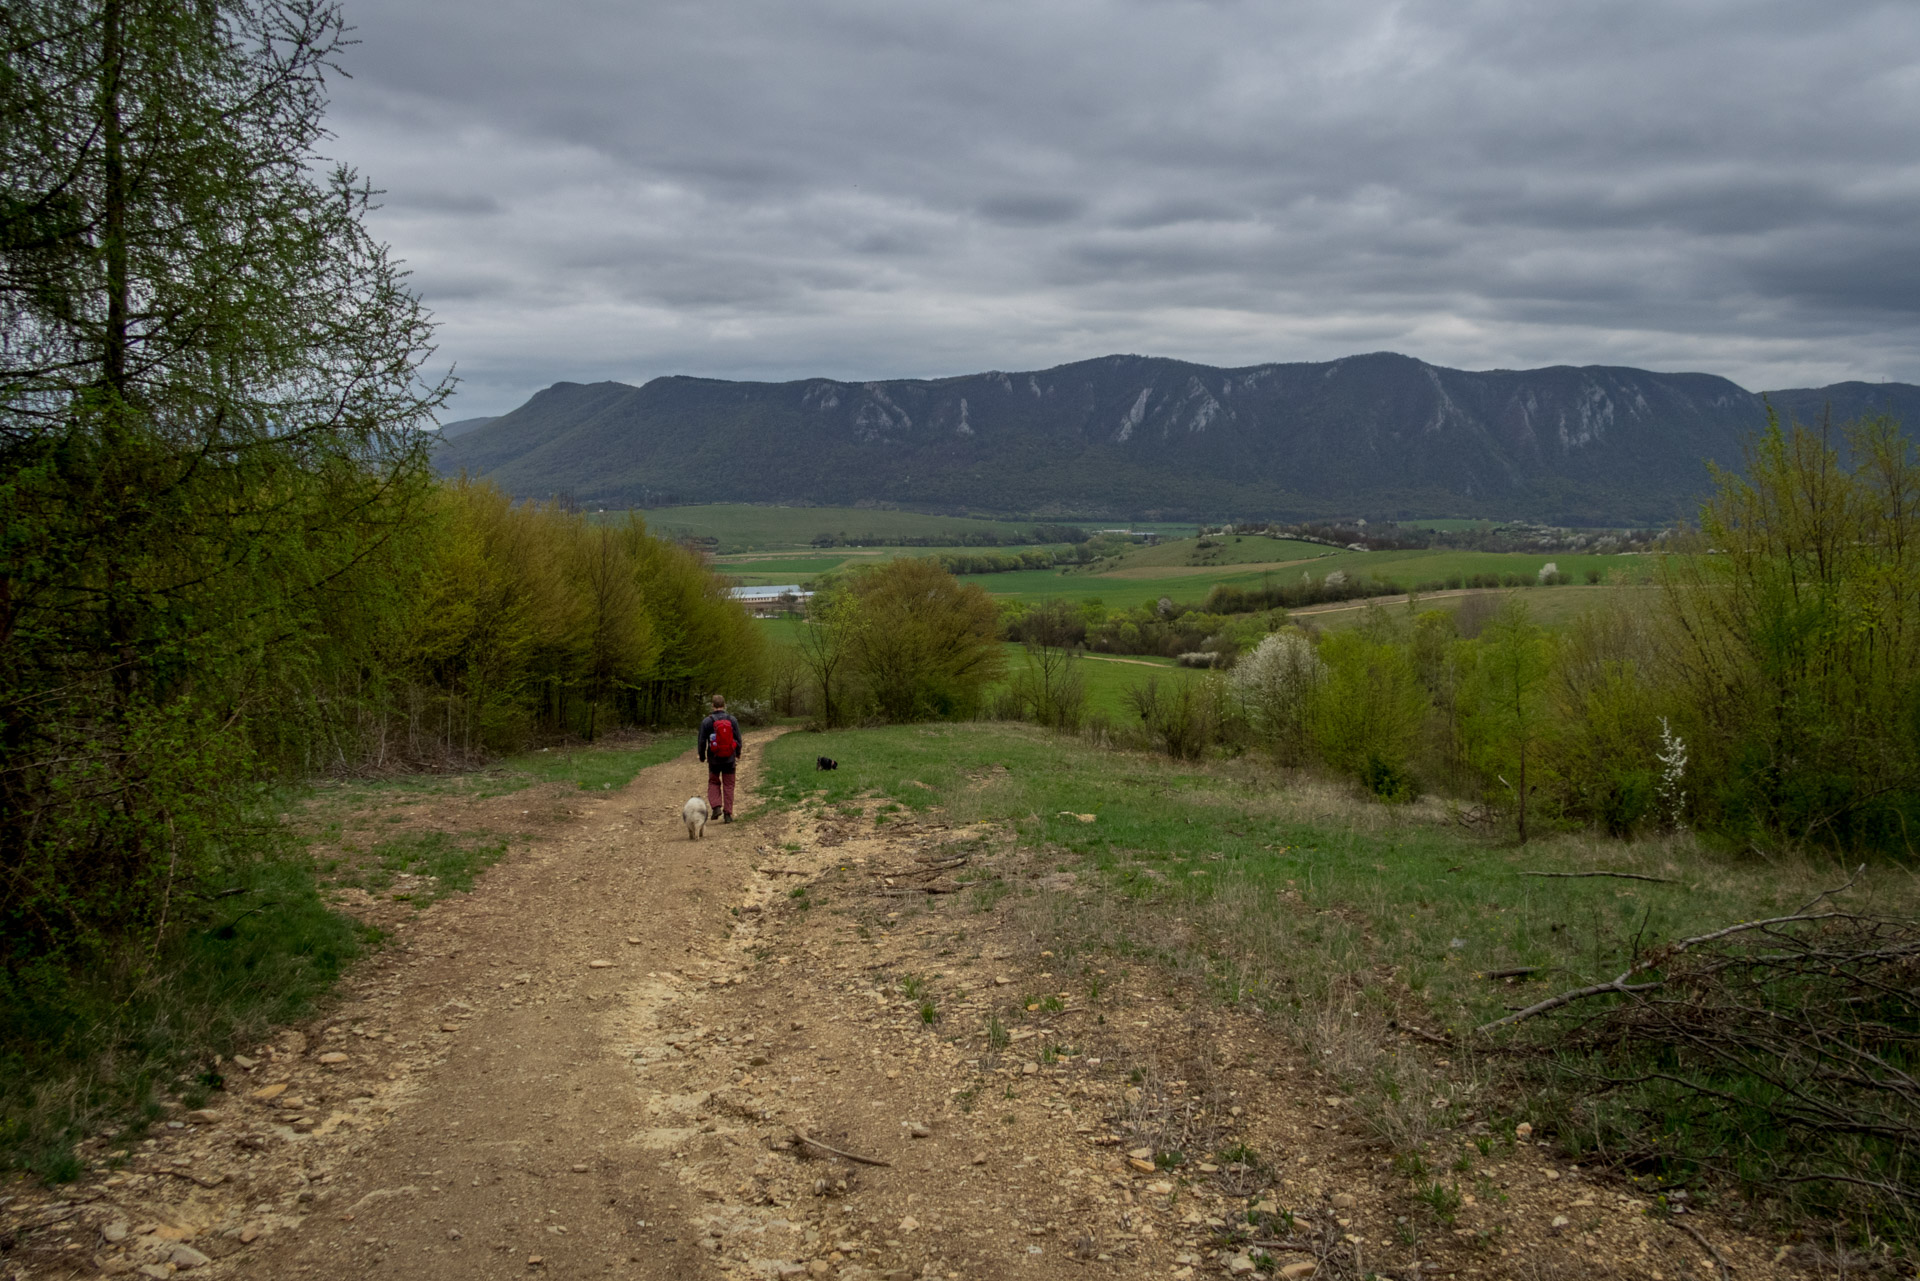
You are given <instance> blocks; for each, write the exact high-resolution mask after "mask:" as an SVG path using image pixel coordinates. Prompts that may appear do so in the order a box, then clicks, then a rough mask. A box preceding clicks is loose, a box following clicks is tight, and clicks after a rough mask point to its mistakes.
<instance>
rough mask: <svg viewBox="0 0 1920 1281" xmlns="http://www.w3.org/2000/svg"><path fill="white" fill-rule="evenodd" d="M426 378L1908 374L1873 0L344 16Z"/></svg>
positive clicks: (496, 402) (1911, 358)
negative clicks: (405, 265) (425, 336)
mask: <svg viewBox="0 0 1920 1281" xmlns="http://www.w3.org/2000/svg"><path fill="white" fill-rule="evenodd" d="M348 14H349V17H350V19H351V20H352V21H353V23H354V24H355V25H356V27H357V28H358V32H357V34H358V37H359V39H360V40H361V42H362V43H361V44H360V45H359V46H358V47H356V48H354V49H353V50H351V51H350V52H349V57H348V59H347V61H346V68H347V70H348V71H349V72H350V73H351V74H352V76H353V79H351V80H350V81H343V82H340V83H338V84H337V85H336V86H335V94H334V109H333V112H332V115H331V117H330V121H331V123H332V125H333V127H334V129H335V131H336V132H337V134H338V137H337V138H336V139H334V140H333V141H332V142H331V143H330V144H329V146H328V149H329V151H330V152H331V154H333V155H334V156H336V157H338V158H340V159H344V160H347V161H349V162H351V163H353V164H355V165H357V166H358V167H359V168H360V169H361V170H362V171H363V172H364V173H365V174H366V175H367V176H368V177H369V178H371V179H372V180H373V181H374V182H375V183H376V184H377V185H379V186H382V187H384V188H386V190H387V193H388V194H387V196H386V206H385V209H384V210H383V211H382V212H381V214H380V215H379V217H378V220H377V224H376V226H377V230H378V231H379V233H380V234H381V235H382V236H383V237H384V238H386V239H387V240H389V241H390V242H391V243H392V244H393V246H394V247H395V249H396V250H397V251H398V252H399V253H400V255H401V256H402V257H404V258H406V259H407V260H408V262H409V263H410V264H411V266H412V269H413V271H414V281H415V284H416V285H417V287H418V289H419V290H420V292H421V293H422V294H423V295H424V297H425V298H426V300H427V302H428V304H429V305H430V306H431V307H432V309H433V311H434V312H435V314H436V315H437V317H438V319H439V321H440V326H441V328H440V343H441V347H440V354H441V358H442V359H443V360H444V361H446V362H451V363H454V364H456V365H457V366H458V370H459V373H460V375H461V376H462V378H463V379H464V380H465V381H464V386H463V388H462V391H461V394H460V395H459V397H458V398H457V400H456V402H455V404H454V406H453V408H452V411H451V413H450V414H449V417H467V416H472V415H477V414H493V413H501V412H504V411H506V410H507V409H510V408H512V407H513V406H515V405H517V404H519V403H521V402H522V401H523V400H525V399H526V397H527V396H528V395H529V394H531V393H532V392H534V391H536V390H538V389H539V388H541V387H544V386H546V385H547V384H549V383H552V382H555V381H557V380H561V379H571V380H575V381H591V380H599V379H606V378H615V379H620V380H622V381H627V382H634V383H638V382H642V381H645V380H646V379H648V378H651V377H654V376H655V375H658V374H663V373H694V374H706V375H712V376H717V377H730V378H768V379H784V378H798V377H804V376H808V375H827V376H832V377H840V378H883V377H926V376H937V375H942V374H956V373H969V372H975V371H979V370H983V369H1010V370H1018V369H1035V368H1043V367H1045V366H1048V365H1053V364H1058V363H1061V362H1064V361H1068V360H1077V359H1082V358H1085V357H1090V356H1099V355H1106V354H1108V353H1111V352H1137V353H1142V354H1150V355H1166V356H1178V357H1182V358H1185V359H1190V360H1198V361H1204V362H1207V363H1209V364H1222V365H1243V364H1255V363H1259V362H1262V361H1269V360H1323V359H1329V358H1332V357H1336V356H1342V355H1347V354H1351V353H1354V352H1364V351H1379V350H1393V351H1400V352H1405V353H1407V354H1409V355H1412V356H1417V357H1420V358H1421V359H1424V360H1429V361H1433V362H1435V363H1437V364H1445V365H1453V366H1458V367H1462V368H1469V369H1489V368H1517V367H1529V366H1536V365H1546V364H1630V365H1640V366H1645V367H1648V368H1653V369H1662V370H1682V369H1693V370H1706V371H1709V372H1714V373H1721V374H1725V375H1727V376H1728V377H1730V378H1733V379H1734V380H1735V381H1737V382H1739V383H1741V384H1743V385H1745V386H1747V387H1749V388H1752V389H1755V390H1761V389H1766V388H1773V387H1784V386H1805V385H1818V384H1824V383H1828V382H1833V381H1838V380H1840V379H1846V378H1863V379H1868V380H1874V381H1877V380H1880V379H1883V378H1893V379H1898V380H1902V381H1913V382H1920V127H1916V122H1920V4H1916V3H1915V2H1914V0H1896V2H1892V3H1866V2H1864V0H1862V2H1854V0H1560V2H1558V3H1544V4H1543V3H1541V2H1540V0H1405V2H1402V3H1390V2H1387V0H1249V2H1247V3H1240V2H1238V0H1185V2H1173V0H1018V2H1004V0H944V2H943V3H940V4H927V3H918V2H916V0H693V2H690V3H662V2H659V0H651V2H650V0H537V2H536V0H457V2H456V0H348Z"/></svg>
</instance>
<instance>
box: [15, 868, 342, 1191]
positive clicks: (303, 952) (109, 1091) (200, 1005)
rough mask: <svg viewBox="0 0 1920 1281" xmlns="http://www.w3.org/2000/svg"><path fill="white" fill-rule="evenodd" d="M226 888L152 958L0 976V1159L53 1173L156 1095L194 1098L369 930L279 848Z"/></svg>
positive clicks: (298, 1011) (150, 1112) (305, 1002)
mask: <svg viewBox="0 0 1920 1281" xmlns="http://www.w3.org/2000/svg"><path fill="white" fill-rule="evenodd" d="M221 889H222V890H223V891H230V892H228V893H224V894H223V895H222V896H221V897H219V898H217V899H212V900H202V901H200V902H198V904H197V919H195V920H194V922H193V924H192V926H191V927H190V928H189V929H187V930H186V931H185V932H184V933H183V934H181V935H180V936H178V937H177V938H176V939H175V941H174V942H173V943H172V945H171V946H169V947H167V948H165V949H163V950H162V951H161V952H160V953H159V954H157V955H155V954H152V953H147V952H144V951H138V950H133V949H129V950H127V951H124V952H121V953H119V954H115V955H101V956H99V957H96V958H93V961H94V963H92V964H87V965H74V966H71V967H68V968H65V969H60V970H55V969H53V968H51V967H49V968H47V969H44V970H41V971H39V972H28V973H17V974H13V975H9V976H6V977H4V978H0V1162H4V1163H5V1164H6V1165H7V1166H8V1167H10V1168H13V1169H19V1170H26V1171H30V1172H32V1173H34V1174H37V1175H39V1176H41V1177H42V1178H45V1179H47V1180H49V1181H52V1182H60V1181H65V1180H69V1179H73V1178H77V1177H78V1176H79V1175H80V1174H81V1173H82V1172H83V1170H84V1167H83V1163H82V1162H81V1160H80V1159H79V1158H78V1157H77V1156H76V1155H75V1151H74V1148H75V1144H76V1143H77V1142H79V1141H80V1140H81V1139H83V1138H85V1137H87V1136H88V1135H90V1134H100V1133H106V1132H114V1131H118V1132H120V1137H122V1138H129V1139H131V1138H137V1137H139V1135H140V1134H142V1133H143V1132H144V1131H145V1129H146V1127H147V1126H148V1125H150V1124H151V1123H152V1122H153V1121H155V1120H157V1119H158V1118H159V1116H160V1115H161V1111H160V1107H159V1100H160V1099H161V1098H162V1097H163V1096H168V1095H173V1096H178V1097H181V1098H183V1099H185V1100H186V1101H188V1102H190V1103H195V1102H197V1101H199V1100H203V1099H204V1098H205V1097H206V1095H207V1093H208V1092H210V1091H211V1090H213V1089H215V1088H218V1087H219V1086H220V1085H221V1081H220V1078H219V1075H218V1073H217V1072H215V1071H214V1070H213V1069H212V1068H211V1066H210V1064H211V1060H212V1056H213V1055H214V1054H221V1053H231V1052H232V1051H234V1050H236V1049H239V1048H241V1047H243V1046H247V1045H251V1044H253V1043H255V1042H257V1041H258V1040H260V1039H261V1038H262V1037H263V1036H265V1035H266V1034H267V1033H268V1032H269V1031H270V1030H271V1029H272V1028H273V1027H274V1026H276V1025H278V1024H282V1023H286V1022H290V1021H292V1020H295V1019H298V1018H301V1017H303V1016H304V1015H306V1014H308V1013H309V1012H311V1011H312V1010H313V1009H314V1007H315V1005H316V1004H317V1003H318V1002H319V1001H320V1000H321V999H322V997H324V996H325V994H326V993H327V991H328V990H329V989H330V988H331V987H332V986H333V983H334V981H335V980H336V979H337V978H338V977H339V975H340V973H341V971H342V970H343V969H344V968H345V967H346V966H347V964H348V963H349V962H351V961H352V960H353V959H354V958H355V957H356V956H358V955H359V954H360V953H361V952H362V951H363V950H365V949H366V948H367V947H368V946H370V945H371V944H372V943H374V942H375V941H376V940H377V938H378V935H377V934H376V933H375V932H373V931H371V930H368V929H365V928H363V927H361V926H359V925H357V924H356V923H355V922H353V921H352V920H350V919H348V918H347V917H345V916H342V915H340V914H338V913H336V912H333V911H331V910H329V909H328V908H327V906H326V904H325V903H324V902H323V901H322V900H321V897H320V894H319V891H318V889H317V887H316V885H315V882H314V877H313V873H312V870H311V867H310V865H309V863H308V862H307V860H305V859H304V858H302V857H300V856H299V854H298V853H297V852H295V851H293V850H292V849H290V848H286V847H285V846H283V845H277V844H276V845H275V846H274V847H272V848H271V849H270V851H269V852H268V853H267V854H266V855H262V856H259V857H253V858H237V859H236V860H235V862H234V864H233V866H232V867H231V868H230V870H229V875H228V876H227V878H226V883H225V884H223V885H222V886H221Z"/></svg>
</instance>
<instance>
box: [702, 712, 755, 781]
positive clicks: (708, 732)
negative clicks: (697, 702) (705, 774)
mask: <svg viewBox="0 0 1920 1281" xmlns="http://www.w3.org/2000/svg"><path fill="white" fill-rule="evenodd" d="M717 721H733V743H734V748H733V755H732V756H716V757H714V758H713V759H712V760H710V761H707V768H708V769H709V770H710V771H724V770H730V769H732V768H733V763H734V762H735V761H737V760H739V759H740V752H741V750H742V749H743V748H745V747H746V745H747V739H746V735H744V734H742V733H741V732H740V722H739V721H737V720H734V718H733V713H732V712H715V713H714V714H713V715H711V716H709V717H707V719H705V720H704V721H701V722H700V741H699V742H698V743H697V744H695V750H696V751H698V752H699V753H700V759H701V760H703V761H706V760H707V743H708V741H709V740H711V739H712V738H713V727H714V723H715V722H717Z"/></svg>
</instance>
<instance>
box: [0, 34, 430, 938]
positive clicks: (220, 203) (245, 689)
mask: <svg viewBox="0 0 1920 1281" xmlns="http://www.w3.org/2000/svg"><path fill="white" fill-rule="evenodd" d="M344 37H345V27H344V25H343V20H342V17H341V14H340V10H339V8H338V7H337V6H336V5H335V4H333V3H330V2H328V0H199V2H197V3H177V2H174V0H10V2H9V3H8V4H7V5H5V6H4V7H0V511H4V513H5V516H4V526H3V527H0V539H3V540H4V541H3V542H0V726H4V732H3V733H0V870H4V873H5V876H4V880H3V881H0V938H4V939H5V940H6V942H5V945H4V947H5V951H6V955H5V958H4V961H5V963H6V964H8V965H9V966H11V965H14V964H19V963H23V962H28V961H31V960H32V958H34V957H37V956H47V955H52V954H57V953H59V952H61V951H63V950H66V949H69V948H70V947H72V946H73V945H74V944H75V943H77V942H83V941H84V940H86V939H88V938H94V939H100V938H105V937H108V936H111V935H115V934H125V933H126V932H128V931H132V932H135V933H142V932H144V933H146V934H151V935H152V936H153V937H156V938H158V937H160V936H161V935H163V934H164V933H165V927H166V924H167V921H168V913H169V910H170V905H171V906H172V910H173V911H174V913H175V915H177V914H178V908H177V904H178V903H179V902H180V901H181V899H182V894H181V887H184V886H186V885H188V884H190V883H191V881H192V879H193V878H194V877H195V876H196V875H200V874H202V873H204V872H206V871H207V870H208V868H209V867H210V866H211V863H210V862H209V860H212V859H214V858H215V857H216V851H217V850H219V849H221V848H222V847H223V846H222V837H221V836H220V829H222V828H223V827H225V826H226V824H225V823H223V821H222V818H221V816H222V815H223V814H226V813H228V811H227V810H226V809H225V808H224V807H225V806H226V805H227V804H228V803H229V802H230V801H231V799H232V797H233V794H234V790H235V789H234V784H235V783H237V782H239V781H242V780H244V779H245V778H246V777H248V775H249V774H250V773H251V772H253V771H254V770H255V769H256V761H255V758H254V756H253V754H252V750H251V748H250V746H249V741H248V736H247V733H246V728H247V726H248V724H249V723H250V721H252V720H254V719H256V718H259V717H260V716H261V715H262V713H263V712H264V711H265V710H266V706H265V704H266V700H268V699H270V698H271V697H272V696H273V693H274V691H278V690H283V689H285V688H287V687H288V685H289V684H290V682H288V681H285V680H282V679H278V674H279V673H282V672H284V671H286V670H287V669H289V668H297V667H299V666H300V665H301V664H303V663H307V662H310V661H311V658H312V650H313V645H312V642H313V640H314V638H315V637H316V636H317V635H319V634H320V633H321V632H322V630H323V628H324V621H325V618H326V616H327V613H328V611H329V608H330V605H331V604H332V603H334V602H338V601H341V600H344V599H346V598H349V597H351V598H353V599H355V600H356V601H357V602H361V603H364V600H365V598H366V597H367V596H368V595H369V594H376V595H377V594H378V593H380V592H382V591H387V590H391V589H389V588H387V587H383V586H382V585H381V584H380V583H372V582H365V581H362V580H363V578H365V577H366V576H365V575H363V574H361V573H360V570H361V569H362V568H363V567H365V566H367V565H368V564H369V563H370V561H372V560H374V559H377V558H378V553H379V551H380V549H382V548H384V547H387V546H389V545H390V544H391V542H392V540H393V539H394V538H395V537H397V536H400V535H402V534H405V533H406V532H407V531H408V530H410V529H412V528H414V526H415V524H416V514H417V511H418V509H419V506H420V502H421V496H422V494H423V493H424V490H425V482H426V479H427V475H428V469H427V463H426V447H425V445H424V443H423V441H422V436H421V433H420V432H419V430H418V428H419V427H420V426H421V425H423V424H424V423H425V422H426V421H427V420H428V418H429V417H430V415H431V413H432V411H433V410H434V408H435V407H436V406H437V405H438V404H439V403H440V401H441V400H442V399H443V398H444V396H445V395H446V393H447V391H448V384H447V382H446V381H444V380H442V381H437V382H436V381H431V380H426V379H423V375H422V371H423V367H424V365H425V362H426V361H427V360H428V359H429V357H430V351H431V349H430V346H429V343H430V325H429V321H428V318H427V316H426V314H425V312H424V311H423V309H422V307H421V305H420V303H419V302H418V300H417V299H416V298H415V297H414V296H413V295H412V294H411V293H410V292H409V291H408V289H407V287H406V282H405V279H404V274H403V273H402V272H401V271H400V269H399V268H398V267H397V266H396V264H395V263H394V262H393V260H392V259H391V258H390V257H389V255H388V253H387V250H386V249H385V248H384V247H383V246H382V245H381V244H379V243H378V242H377V241H376V240H374V239H373V238H372V236H371V235H370V234H369V232H368V230H367V228H366V225H365V219H366V215H367V212H368V210H369V208H370V207H371V203H372V200H373V192H372V191H371V190H370V189H369V188H368V187H367V185H366V184H365V183H364V182H362V181H361V180H360V179H359V178H358V177H357V176H356V175H355V174H354V173H353V172H351V171H350V170H346V169H340V168H336V169H334V170H332V171H331V172H330V173H326V174H325V175H324V176H322V175H320V174H318V173H316V170H315V168H314V166H315V164H316V162H317V159H318V158H317V154H316V148H317V146H318V145H319V144H320V143H321V141H322V139H323V138H324V137H325V134H324V128H323V125H322V120H321V117H322V112H323V109H324V107H325V102H326V76H327V73H328V71H329V69H330V68H331V66H332V63H333V59H334V58H335V56H336V54H337V53H338V52H339V50H340V49H341V47H342V45H343V42H344Z"/></svg>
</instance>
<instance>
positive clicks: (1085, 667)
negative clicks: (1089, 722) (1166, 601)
mask: <svg viewBox="0 0 1920 1281" xmlns="http://www.w3.org/2000/svg"><path fill="white" fill-rule="evenodd" d="M1004 648H1005V649H1006V651H1007V659H1006V662H1007V679H1006V680H1005V681H1003V682H1001V687H1002V688H1004V687H1005V686H1006V685H1008V684H1011V683H1012V682H1013V681H1014V680H1015V679H1017V677H1018V676H1019V674H1020V673H1021V672H1022V671H1024V670H1025V668H1026V666H1027V652H1026V649H1025V648H1024V647H1022V646H1019V645H1013V644H1009V645H1006V646H1005V647H1004ZM1077 665H1078V668H1079V672H1080V679H1081V680H1082V681H1084V682H1085V683H1086V688H1087V711H1088V713H1089V714H1093V715H1104V716H1107V717H1109V718H1111V719H1112V720H1113V721H1115V722H1122V721H1126V720H1128V719H1132V718H1135V717H1136V713H1135V712H1134V710H1133V708H1132V707H1130V706H1128V704H1127V691H1129V690H1131V689H1133V688H1135V687H1136V686H1139V685H1142V684H1144V683H1145V682H1146V681H1147V679H1148V678H1149V677H1152V678H1157V679H1159V680H1163V681H1190V680H1197V679H1199V678H1200V676H1201V675H1202V673H1201V672H1199V671H1197V670H1196V669H1194V668H1191V667H1176V666H1174V664H1173V662H1172V660H1171V659H1165V658H1148V657H1145V656H1143V655H1135V654H1128V655H1124V656H1122V655H1115V654H1086V653H1083V654H1081V655H1080V658H1079V660H1078V664H1077Z"/></svg>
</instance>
